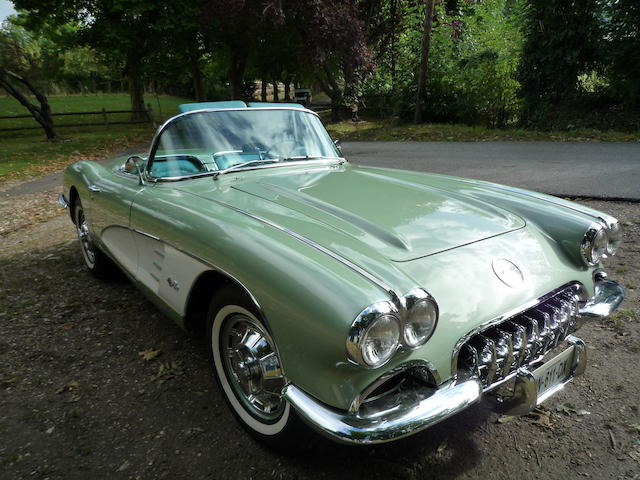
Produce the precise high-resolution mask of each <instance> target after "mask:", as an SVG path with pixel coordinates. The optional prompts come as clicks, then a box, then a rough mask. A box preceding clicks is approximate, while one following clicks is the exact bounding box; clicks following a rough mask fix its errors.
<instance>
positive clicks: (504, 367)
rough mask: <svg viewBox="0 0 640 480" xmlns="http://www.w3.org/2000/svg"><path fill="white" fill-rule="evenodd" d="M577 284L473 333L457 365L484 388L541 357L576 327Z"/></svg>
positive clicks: (464, 346)
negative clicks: (496, 323)
mask: <svg viewBox="0 0 640 480" xmlns="http://www.w3.org/2000/svg"><path fill="white" fill-rule="evenodd" d="M576 291H577V284H574V285H571V286H569V287H568V288H567V289H565V290H564V291H562V292H558V293H556V294H555V295H554V296H549V297H548V298H547V299H546V300H544V301H543V302H542V303H540V304H538V305H536V306H535V307H533V308H530V309H529V310H526V311H524V312H522V313H520V314H518V315H515V316H513V317H511V318H509V319H507V320H505V321H503V322H502V323H500V324H498V325H494V326H491V327H489V328H487V329H486V330H484V331H482V332H480V333H477V334H475V335H473V336H472V337H471V338H469V339H468V340H467V342H466V343H465V344H463V345H462V346H461V349H460V355H459V356H458V369H459V370H461V371H464V372H466V373H467V374H469V373H471V374H472V375H476V376H477V377H478V378H479V380H480V381H481V382H482V384H483V387H484V389H485V390H486V389H490V388H492V386H493V384H495V383H497V382H501V381H502V380H504V379H506V378H510V377H511V376H512V375H513V373H514V372H515V371H516V370H517V369H518V368H519V367H521V366H523V365H530V364H531V363H532V362H536V361H538V360H539V359H540V358H541V357H543V356H544V355H545V354H546V353H547V352H549V351H550V350H552V349H553V348H555V347H556V346H557V345H558V344H559V343H560V342H562V341H563V340H564V339H565V338H566V337H567V335H569V334H570V333H571V332H572V331H573V329H575V327H576V323H577V321H578V300H579V298H578V296H577V293H576Z"/></svg>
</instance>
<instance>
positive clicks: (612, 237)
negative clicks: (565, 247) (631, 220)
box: [580, 217, 622, 266]
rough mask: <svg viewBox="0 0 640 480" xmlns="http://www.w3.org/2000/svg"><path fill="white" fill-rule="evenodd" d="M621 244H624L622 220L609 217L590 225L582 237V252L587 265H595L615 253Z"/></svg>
mask: <svg viewBox="0 0 640 480" xmlns="http://www.w3.org/2000/svg"><path fill="white" fill-rule="evenodd" d="M620 244H622V228H621V227H620V222H618V220H616V219H615V218H613V217H609V218H607V219H602V221H601V222H597V223H596V222H594V223H592V224H591V225H590V226H589V228H588V229H587V231H586V233H585V234H584V237H583V238H582V243H581V245H580V253H581V254H582V258H583V259H584V261H585V262H586V263H587V265H589V266H594V265H597V264H598V263H600V261H601V260H602V259H603V258H607V257H610V256H612V255H615V253H616V252H617V251H618V248H619V247H620Z"/></svg>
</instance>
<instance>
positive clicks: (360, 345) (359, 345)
mask: <svg viewBox="0 0 640 480" xmlns="http://www.w3.org/2000/svg"><path fill="white" fill-rule="evenodd" d="M420 305H427V306H428V308H429V309H431V311H432V312H433V319H432V321H431V322H430V323H431V325H430V326H429V329H428V331H427V332H426V333H425V332H423V334H422V335H421V336H420V337H419V339H418V340H417V341H412V339H411V338H409V336H408V331H409V329H410V328H411V324H412V320H411V317H410V315H411V312H412V311H414V310H415V309H416V308H417V307H418V306H420ZM438 318H439V309H438V304H437V303H436V301H435V299H434V298H433V297H432V296H431V295H430V294H429V293H428V292H427V291H425V290H424V289H422V288H416V289H413V290H411V291H410V292H409V293H407V294H406V295H404V296H403V297H402V298H397V297H396V298H394V300H393V301H381V302H376V303H374V304H372V305H370V306H368V307H367V308H365V309H364V310H363V311H362V312H360V314H359V315H358V316H357V317H356V319H355V320H354V322H353V323H352V324H351V329H350V330H349V335H348V336H347V342H346V347H347V358H348V360H349V362H351V363H353V364H356V365H358V366H361V367H364V368H378V367H381V366H383V365H384V364H386V363H387V362H389V361H390V360H391V359H392V358H393V357H394V355H395V353H396V352H397V351H398V350H401V349H405V350H413V349H416V348H419V347H421V346H423V345H424V344H425V343H426V342H427V341H428V340H429V339H430V338H431V337H432V335H433V333H434V331H435V329H436V326H437V324H438ZM384 319H387V320H388V319H393V320H394V321H395V322H396V324H397V327H398V330H397V332H398V334H397V338H394V339H393V342H392V348H389V350H388V355H386V354H385V355H384V356H382V357H381V360H380V361H378V362H372V361H371V360H370V358H367V354H366V353H365V352H364V350H363V349H364V347H365V341H366V340H367V335H368V334H370V332H371V330H372V329H373V328H374V326H375V325H376V322H379V321H381V320H384Z"/></svg>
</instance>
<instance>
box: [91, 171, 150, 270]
mask: <svg viewBox="0 0 640 480" xmlns="http://www.w3.org/2000/svg"><path fill="white" fill-rule="evenodd" d="M110 173H111V174H110V175H105V176H103V177H100V178H99V179H97V180H96V181H95V182H94V183H93V184H91V185H90V186H89V191H90V207H91V225H92V228H93V231H94V232H95V233H96V234H97V237H98V242H99V244H100V245H101V247H102V248H103V249H105V250H106V251H107V253H109V254H110V255H111V256H112V257H113V258H114V259H115V260H116V261H117V262H118V263H119V264H120V265H121V266H122V267H123V268H124V269H125V270H126V271H127V272H128V273H129V274H131V275H135V272H136V269H137V263H138V259H137V256H138V255H137V249H136V246H135V242H134V239H133V234H132V232H131V230H130V222H129V216H130V212H131V204H132V203H133V199H134V197H135V196H136V195H138V194H139V193H140V192H141V191H142V190H144V188H145V186H144V185H140V181H139V178H138V175H137V174H130V173H126V172H125V171H123V169H122V168H115V169H114V170H112V171H111V172H110Z"/></svg>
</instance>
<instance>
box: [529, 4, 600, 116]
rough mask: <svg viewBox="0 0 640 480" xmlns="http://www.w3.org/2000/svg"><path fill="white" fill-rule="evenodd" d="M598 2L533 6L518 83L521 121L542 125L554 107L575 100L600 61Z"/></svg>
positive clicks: (531, 6)
mask: <svg viewBox="0 0 640 480" xmlns="http://www.w3.org/2000/svg"><path fill="white" fill-rule="evenodd" d="M599 5H600V4H599V2H598V0H575V1H573V2H566V1H565V0H529V1H528V5H527V8H526V12H525V16H526V23H525V28H524V31H525V36H526V40H525V43H524V47H523V52H522V62H521V64H520V71H519V79H520V82H521V84H522V89H521V95H522V99H523V115H524V120H525V122H527V123H529V124H538V125H540V124H544V123H545V122H546V118H547V117H548V115H550V114H551V112H552V109H553V107H554V106H557V105H558V104H560V103H563V102H567V101H569V100H571V99H573V98H574V97H575V95H576V93H577V84H578V77H579V76H580V75H581V74H583V73H588V72H589V71H591V70H592V69H593V68H594V66H595V64H596V60H597V58H598V55H597V53H598V45H599V42H600V39H601V38H602V28H601V27H602V23H601V17H600V15H599V14H600V12H601V9H600V8H599Z"/></svg>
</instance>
